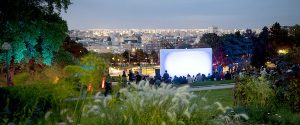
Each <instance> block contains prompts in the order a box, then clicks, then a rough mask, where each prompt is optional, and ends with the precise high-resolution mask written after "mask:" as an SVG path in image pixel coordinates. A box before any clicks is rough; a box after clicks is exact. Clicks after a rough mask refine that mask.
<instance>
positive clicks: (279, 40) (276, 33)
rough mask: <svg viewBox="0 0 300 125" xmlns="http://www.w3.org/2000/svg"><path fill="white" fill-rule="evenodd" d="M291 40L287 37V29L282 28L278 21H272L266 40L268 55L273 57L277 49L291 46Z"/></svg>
mask: <svg viewBox="0 0 300 125" xmlns="http://www.w3.org/2000/svg"><path fill="white" fill-rule="evenodd" d="M291 46H292V42H290V39H289V37H288V31H287V30H285V29H282V28H281V26H280V24H279V23H278V22H276V23H274V24H273V25H272V27H271V28H270V37H269V39H268V41H267V49H268V50H269V51H268V56H269V57H270V58H274V57H275V56H277V55H278V54H277V51H278V50H279V49H282V48H285V49H286V48H291Z"/></svg>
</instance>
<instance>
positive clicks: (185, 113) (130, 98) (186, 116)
mask: <svg viewBox="0 0 300 125" xmlns="http://www.w3.org/2000/svg"><path fill="white" fill-rule="evenodd" d="M187 90H188V86H184V87H179V88H173V87H172V85H165V84H162V85H161V86H159V87H157V86H150V85H149V84H148V83H140V84H138V85H136V84H133V85H132V86H130V87H128V88H123V89H121V90H120V91H119V94H118V95H117V96H112V97H111V96H109V97H106V98H104V99H101V98H99V99H95V100H93V101H92V102H90V103H88V104H86V105H85V106H84V108H83V114H82V118H81V121H80V122H79V123H81V124H91V125H102V124H105V125H106V124H114V125H123V124H138V125H140V124H143V125H153V124H166V125H173V124H174V125H175V124H217V123H215V121H216V120H218V121H220V123H224V121H223V119H221V118H223V117H226V114H223V113H224V112H223V110H226V109H227V107H226V108H224V107H222V105H221V104H220V103H218V105H211V104H207V102H206V99H204V98H201V97H200V98H199V97H197V96H196V95H194V94H193V93H190V92H188V91H187ZM96 97H97V96H96ZM237 117H240V116H237ZM227 120H228V124H230V123H233V122H232V121H234V119H231V118H230V119H227ZM218 123H219V122H218ZM236 123H239V122H238V121H236ZM224 124H226V123H224Z"/></svg>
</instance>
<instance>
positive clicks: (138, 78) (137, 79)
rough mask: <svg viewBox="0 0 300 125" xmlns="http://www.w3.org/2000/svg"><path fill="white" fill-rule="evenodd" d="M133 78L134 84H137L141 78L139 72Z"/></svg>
mask: <svg viewBox="0 0 300 125" xmlns="http://www.w3.org/2000/svg"><path fill="white" fill-rule="evenodd" d="M135 78H136V84H138V83H139V82H140V81H141V80H142V76H141V75H140V73H139V72H136V76H135Z"/></svg>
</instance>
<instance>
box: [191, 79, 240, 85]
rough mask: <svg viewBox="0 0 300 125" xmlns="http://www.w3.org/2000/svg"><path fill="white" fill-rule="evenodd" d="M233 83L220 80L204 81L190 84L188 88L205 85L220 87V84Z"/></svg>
mask: <svg viewBox="0 0 300 125" xmlns="http://www.w3.org/2000/svg"><path fill="white" fill-rule="evenodd" d="M230 83H234V80H221V81H210V80H208V81H204V82H194V83H191V84H190V86H191V87H193V86H207V85H220V84H230Z"/></svg>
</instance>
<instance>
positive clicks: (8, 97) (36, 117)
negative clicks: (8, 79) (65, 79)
mask: <svg viewBox="0 0 300 125" xmlns="http://www.w3.org/2000/svg"><path fill="white" fill-rule="evenodd" d="M75 95H77V93H76V92H75V91H74V89H72V86H71V85H68V84H30V85H18V86H14V87H6V88H0V96H1V98H0V99H1V100H0V101H1V104H0V117H1V119H0V124H7V123H8V122H14V123H17V124H37V123H41V122H43V121H44V120H43V119H42V118H43V117H44V115H45V113H46V112H47V111H50V110H51V111H52V112H60V110H61V108H63V107H66V103H64V100H65V99H66V98H67V97H72V96H75ZM41 119H42V120H41Z"/></svg>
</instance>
